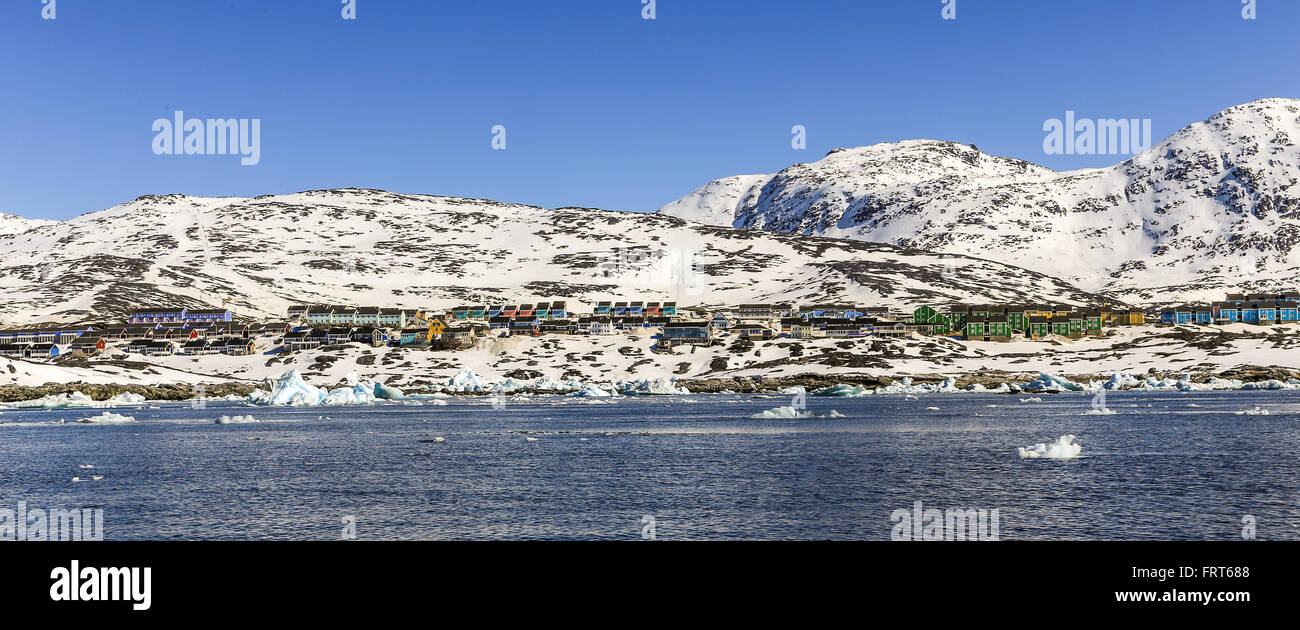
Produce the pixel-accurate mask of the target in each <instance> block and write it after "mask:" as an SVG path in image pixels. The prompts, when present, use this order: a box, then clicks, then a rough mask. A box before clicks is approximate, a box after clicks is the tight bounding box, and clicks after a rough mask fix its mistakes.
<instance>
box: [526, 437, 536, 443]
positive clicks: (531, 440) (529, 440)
mask: <svg viewBox="0 0 1300 630" xmlns="http://www.w3.org/2000/svg"><path fill="white" fill-rule="evenodd" d="M524 440H525V441H527V442H536V441H537V438H535V437H530V438H524Z"/></svg>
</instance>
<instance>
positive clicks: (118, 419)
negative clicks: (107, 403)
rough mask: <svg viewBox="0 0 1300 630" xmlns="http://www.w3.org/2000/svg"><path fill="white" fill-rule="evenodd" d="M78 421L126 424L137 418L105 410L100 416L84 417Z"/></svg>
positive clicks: (83, 422) (84, 422) (82, 422)
mask: <svg viewBox="0 0 1300 630" xmlns="http://www.w3.org/2000/svg"><path fill="white" fill-rule="evenodd" d="M77 422H79V423H81V424H125V423H128V422H135V418H132V417H131V416H123V415H118V414H115V413H109V412H107V411H105V412H104V413H102V414H100V415H98V416H90V417H88V418H82V419H80V420H78V421H77Z"/></svg>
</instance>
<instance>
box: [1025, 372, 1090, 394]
mask: <svg viewBox="0 0 1300 630" xmlns="http://www.w3.org/2000/svg"><path fill="white" fill-rule="evenodd" d="M1024 389H1026V390H1028V391H1031V392H1066V391H1069V392H1081V391H1084V390H1085V389H1087V387H1086V386H1084V385H1083V384H1082V383H1076V382H1074V381H1072V380H1070V379H1068V378H1064V377H1061V376H1056V375H1055V374H1048V373H1047V372H1040V373H1039V374H1038V378H1036V379H1034V380H1032V381H1030V382H1028V383H1026V384H1025V387H1024Z"/></svg>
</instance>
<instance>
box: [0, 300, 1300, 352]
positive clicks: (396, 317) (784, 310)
mask: <svg viewBox="0 0 1300 630" xmlns="http://www.w3.org/2000/svg"><path fill="white" fill-rule="evenodd" d="M1297 322H1300V292H1297V291H1284V292H1279V293H1267V294H1229V295H1227V296H1226V297H1225V299H1224V300H1223V301H1221V302H1214V303H1212V304H1203V305H1186V306H1178V307H1172V308H1165V309H1160V310H1156V311H1149V310H1146V309H1140V308H1128V309H1124V308H1112V307H1109V306H1097V307H1092V308H1079V307H1075V306H1069V305H1045V304H1038V305H988V304H985V305H977V304H958V305H952V306H947V307H944V306H932V305H921V306H917V307H916V308H914V309H912V310H911V311H910V312H907V311H904V310H900V309H897V308H891V307H885V306H863V305H854V304H812V305H806V306H796V305H792V304H741V305H738V306H735V307H679V306H678V305H677V303H676V302H658V301H640V300H638V301H601V302H597V303H595V304H594V305H593V306H592V307H590V309H589V312H581V313H578V312H573V311H571V310H570V308H569V306H568V302H567V301H566V300H558V301H538V302H533V303H517V304H509V305H505V304H499V305H490V306H489V305H468V306H457V307H455V308H452V309H450V310H447V309H443V310H438V309H410V308H400V307H380V306H350V305H328V304H298V305H294V306H291V307H289V308H288V309H287V311H286V313H285V319H283V320H279V321H271V322H260V323H252V322H238V321H236V320H235V317H234V314H233V313H232V312H231V311H230V310H229V309H189V308H184V307H163V308H152V307H151V308H141V309H137V310H135V311H133V312H132V313H130V315H129V317H128V318H127V319H126V321H125V322H123V323H120V324H105V323H89V324H83V325H76V326H66V327H50V326H43V327H36V328H29V329H14V330H0V356H5V357H16V358H25V359H48V358H56V357H68V356H87V355H96V354H99V353H103V352H106V351H109V350H110V349H111V350H114V351H117V352H126V353H128V354H138V355H143V356H159V355H189V356H203V355H216V354H221V355H232V356H247V355H254V354H267V355H272V354H284V353H294V352H301V351H304V350H311V349H315V348H321V347H326V346H337V345H342V344H364V345H368V346H372V347H381V346H395V347H411V348H422V349H430V350H448V351H454V350H464V349H468V348H472V347H474V345H475V344H476V343H477V342H478V340H480V339H484V338H487V337H507V336H510V337H516V336H523V337H541V336H546V335H614V334H619V333H626V332H631V331H641V332H642V333H643V334H647V335H649V336H650V337H652V338H653V339H655V347H656V349H671V348H672V347H674V346H679V345H708V344H713V343H716V342H719V340H720V339H721V338H724V337H730V338H742V339H776V338H786V339H819V338H859V337H923V336H934V337H948V338H953V339H961V340H967V341H987V342H1009V341H1013V340H1015V341H1024V340H1036V341H1050V340H1053V339H1082V338H1087V337H1100V336H1105V335H1107V334H1108V332H1109V331H1110V330H1113V329H1115V328H1117V327H1132V326H1148V325H1150V326H1174V325H1203V326H1214V325H1224V324H1234V323H1244V324H1254V325H1260V326H1264V325H1274V324H1289V323H1297Z"/></svg>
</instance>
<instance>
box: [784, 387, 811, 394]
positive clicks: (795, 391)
mask: <svg viewBox="0 0 1300 630" xmlns="http://www.w3.org/2000/svg"><path fill="white" fill-rule="evenodd" d="M777 393H778V394H789V395H793V394H806V393H808V390H805V389H804V388H803V385H791V386H790V387H787V388H785V389H782V390H780V391H778V392H777Z"/></svg>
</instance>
